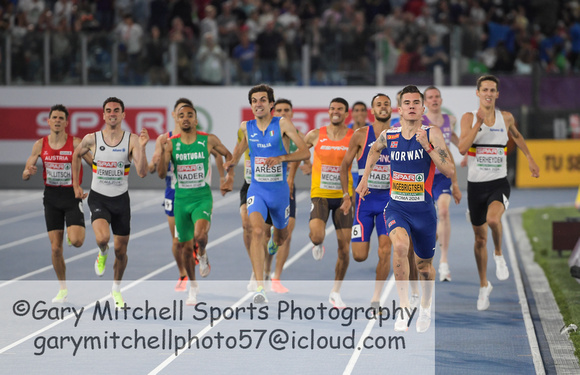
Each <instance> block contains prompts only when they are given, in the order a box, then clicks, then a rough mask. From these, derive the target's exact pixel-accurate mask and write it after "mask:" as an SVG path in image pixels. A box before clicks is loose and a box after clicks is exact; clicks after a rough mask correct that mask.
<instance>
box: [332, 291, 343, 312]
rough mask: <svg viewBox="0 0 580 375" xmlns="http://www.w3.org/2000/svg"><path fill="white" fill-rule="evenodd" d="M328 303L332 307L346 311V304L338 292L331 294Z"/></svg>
mask: <svg viewBox="0 0 580 375" xmlns="http://www.w3.org/2000/svg"><path fill="white" fill-rule="evenodd" d="M328 302H330V303H332V307H334V308H337V309H344V308H345V307H346V304H345V303H344V302H343V301H342V298H340V294H339V293H338V292H330V295H329V296H328Z"/></svg>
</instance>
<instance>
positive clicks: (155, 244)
mask: <svg viewBox="0 0 580 375" xmlns="http://www.w3.org/2000/svg"><path fill="white" fill-rule="evenodd" d="M298 193H299V194H298V197H299V198H298V199H299V201H298V213H297V221H296V229H295V231H294V236H293V241H292V246H291V251H290V257H289V262H288V264H287V266H288V267H287V269H285V271H284V273H283V277H282V279H283V282H284V281H286V280H287V281H286V283H285V285H286V286H287V287H289V289H290V293H289V294H288V295H285V296H280V295H276V294H275V293H269V294H268V296H269V298H270V304H269V306H270V309H271V311H270V312H271V314H274V312H275V311H276V309H277V308H278V307H279V306H280V305H279V303H280V301H291V300H294V299H296V301H300V302H301V303H304V304H306V305H308V306H316V305H317V304H319V303H320V302H323V303H324V305H326V306H328V302H327V301H326V299H327V295H328V294H327V293H328V292H329V291H330V287H331V283H330V281H331V280H333V278H334V266H335V263H336V257H337V255H336V250H335V249H336V237H335V235H334V233H332V232H331V233H330V234H329V235H328V237H327V239H326V240H325V246H326V255H325V257H324V258H323V259H322V260H321V261H319V262H316V261H314V260H313V259H312V256H311V254H310V251H309V246H308V244H309V243H310V241H309V239H308V224H307V223H308V215H309V209H310V200H309V197H308V192H305V191H299V192H298ZM574 196H575V190H574V189H560V190H517V189H514V190H512V198H511V200H510V208H516V207H532V206H547V205H554V204H568V203H569V202H572V200H573V198H574ZM131 202H132V211H133V219H132V237H131V240H130V243H129V251H128V255H129V263H128V267H127V269H126V272H125V276H124V280H125V281H124V282H123V286H124V287H130V288H129V289H128V290H126V291H124V296H125V299H126V300H127V301H129V300H130V299H131V298H132V299H133V301H142V298H143V299H147V298H150V299H154V297H153V296H152V295H154V296H155V298H159V300H158V301H157V303H159V304H161V305H171V303H172V301H173V300H176V301H181V300H184V299H185V296H186V295H185V294H183V293H181V294H180V293H176V292H174V291H173V286H174V283H175V281H176V278H177V270H176V267H175V266H174V265H173V264H172V263H173V258H172V255H171V250H170V238H169V231H168V229H167V224H166V220H165V216H164V212H163V208H162V206H161V203H162V192H160V191H146V190H142V191H132V192H131ZM238 207H239V198H238V194H237V192H234V193H230V194H229V195H228V196H226V197H225V198H223V197H221V196H219V195H217V194H215V193H214V214H213V218H212V228H211V231H210V235H209V237H210V238H209V240H210V244H209V247H208V254H209V259H210V262H211V266H212V271H211V275H210V276H209V278H208V281H207V282H208V284H207V285H206V286H205V287H204V285H203V282H202V283H200V286H201V289H200V294H199V297H198V299H199V300H200V301H202V300H203V301H206V302H207V303H208V304H210V305H215V306H222V307H226V306H232V305H233V304H238V305H239V306H248V304H249V301H250V300H249V295H248V294H247V292H246V290H245V285H246V283H247V280H248V278H249V276H250V273H251V268H250V262H249V260H248V257H247V254H246V250H245V249H244V247H243V242H242V233H241V228H240V227H241V225H240V218H239V211H238ZM465 210H466V201H465V194H464V200H463V201H462V202H461V204H460V205H457V206H456V205H454V204H452V207H451V210H450V211H451V222H452V234H451V244H450V252H449V265H450V268H451V273H452V277H453V281H452V282H449V283H440V282H436V285H435V291H436V305H435V311H436V313H435V320H434V322H433V326H432V330H433V332H431V333H430V334H427V335H425V336H421V337H417V335H416V334H415V332H414V327H411V329H410V330H409V332H407V333H406V334H408V337H407V340H408V341H407V343H408V344H409V345H414V347H413V348H414V350H411V351H407V353H403V354H401V353H402V351H395V350H383V351H380V350H376V349H374V350H362V351H361V352H360V353H358V354H355V353H356V350H354V351H353V350H351V349H350V350H349V349H344V348H342V349H340V350H335V349H332V350H330V349H327V350H321V349H319V350H311V351H291V350H281V351H276V350H273V349H271V348H268V349H266V348H263V349H260V350H259V351H256V350H254V351H251V353H250V352H248V351H247V350H246V351H244V350H227V349H223V348H222V349H221V350H209V351H208V350H206V351H199V350H198V351H195V350H186V351H184V352H183V353H182V354H180V355H179V356H173V357H172V354H171V353H172V351H171V350H135V351H122V350H110V349H109V350H101V351H100V352H98V351H97V352H95V351H93V352H90V351H88V352H87V351H86V352H85V353H84V354H79V355H78V356H75V357H74V358H73V357H72V354H71V352H70V351H65V350H51V351H48V352H47V353H45V354H43V355H42V356H38V355H34V354H33V353H35V352H36V351H37V349H35V347H34V345H33V343H34V340H35V337H38V336H39V335H44V336H47V335H49V336H55V337H60V336H66V335H68V334H71V332H74V333H77V334H80V333H81V332H82V331H81V330H80V329H77V328H74V327H72V325H71V324H72V323H71V322H72V320H70V319H69V320H67V321H58V320H57V321H48V320H47V319H37V320H36V321H29V320H26V319H22V318H18V317H17V316H15V315H14V312H13V311H12V308H13V305H14V301H16V300H18V299H19V298H18V297H21V298H20V299H30V300H35V299H42V298H44V299H45V300H47V301H50V299H51V298H52V297H53V296H54V295H55V294H56V291H57V289H58V284H57V282H56V277H55V275H54V271H53V269H52V265H51V260H50V244H49V241H48V237H47V235H46V232H45V224H44V216H43V210H42V192H40V191H3V192H0V234H1V240H0V280H2V281H0V298H2V300H1V301H0V306H1V307H0V309H2V311H1V312H0V317H2V319H3V322H5V323H3V327H2V329H1V331H2V335H0V336H1V337H0V373H11V374H12V373H15V372H16V371H19V372H20V373H43V374H44V373H59V372H62V371H63V370H64V369H65V367H63V365H62V364H63V363H68V364H69V366H73V367H71V368H68V370H71V371H74V372H75V373H97V372H98V373H102V372H103V371H105V370H110V371H113V372H121V371H122V372H123V373H149V372H154V373H155V371H159V372H160V373H178V372H182V371H188V370H189V371H188V372H191V371H192V369H196V370H199V373H225V372H226V371H227V372H228V373H235V374H241V373H276V374H298V373H300V374H303V373H304V374H306V373H312V374H314V373H316V374H320V373H329V374H330V373H332V374H337V373H354V374H357V373H360V374H363V373H365V374H366V373H369V372H371V371H372V372H375V373H376V372H378V373H395V372H396V373H417V372H418V371H422V372H423V373H437V374H466V373H469V374H490V373H500V374H516V373H517V374H531V373H535V369H534V364H533V358H532V355H531V350H530V343H529V341H528V336H527V333H526V328H525V325H524V320H523V316H522V311H521V307H520V301H519V299H518V294H517V289H516V283H515V280H514V274H513V272H511V274H510V278H509V279H508V280H506V281H503V282H501V281H498V280H497V279H496V277H495V265H494V262H493V261H492V257H491V252H492V249H491V238H490V239H489V241H488V248H489V254H490V257H489V263H488V278H489V280H490V281H491V282H492V283H493V285H494V289H493V292H492V294H491V298H490V301H491V306H490V308H489V309H488V310H487V311H483V312H480V311H477V310H476V300H477V295H478V289H479V279H478V277H477V269H476V265H475V260H474V257H473V232H472V229H471V226H470V224H469V223H468V222H467V221H466V219H465ZM85 213H86V215H85V216H86V218H87V219H88V217H89V215H88V207H87V206H86V203H85ZM86 233H87V236H86V240H85V243H84V245H83V247H81V248H79V249H76V248H69V247H66V245H65V250H64V255H65V259H66V260H67V279H68V280H71V282H70V283H69V301H68V303H67V304H65V305H64V306H69V307H73V306H74V307H77V308H80V307H82V306H89V305H90V304H91V303H94V302H95V301H96V300H99V299H102V301H103V303H104V302H105V301H108V300H110V299H108V298H107V294H108V292H109V291H110V283H111V279H112V269H113V267H112V264H113V257H112V256H111V257H110V258H109V261H108V267H107V270H106V272H105V275H104V276H103V278H99V277H97V276H96V275H95V274H94V271H93V262H94V259H95V257H96V246H95V240H94V235H93V232H92V229H91V227H90V224H89V223H88V222H87V232H86ZM375 247H376V241H373V245H372V249H373V250H372V251H371V255H370V256H369V258H368V259H367V260H366V261H365V262H363V263H357V262H355V261H354V260H352V259H351V262H350V266H349V269H348V272H347V276H346V281H348V282H347V283H345V286H344V287H343V293H342V296H343V299H344V300H345V302H346V303H347V305H349V306H363V307H367V306H368V301H369V300H370V296H371V294H372V280H374V272H375V267H376V264H377V259H378V258H377V255H376V249H375ZM505 250H506V247H505V245H504V252H505ZM438 258H439V255H438V254H436V255H435V261H434V264H435V266H437V264H438ZM506 261H507V262H508V267H509V268H510V271H512V269H513V267H512V264H511V263H510V260H509V257H508V256H506ZM144 279H146V280H148V281H147V282H140V280H144ZM18 280H22V281H18ZM24 280H26V281H27V282H28V281H43V282H40V283H39V282H36V283H29V284H26V283H25V282H24ZM359 280H360V281H361V283H362V284H360V283H359V284H357V283H355V282H354V281H359ZM15 281H18V282H15ZM96 281H98V282H96ZM212 281H213V283H212ZM350 281H353V282H352V283H350ZM150 282H153V283H152V284H147V283H150ZM204 282H205V280H204ZM27 286H28V287H29V288H32V290H29V291H26V289H24V290H25V291H24V292H20V290H22V289H21V288H26V287H27ZM309 286H310V287H309ZM391 287H392V286H391ZM75 288H76V289H75ZM11 291H18V292H17V293H16V294H17V295H14V294H15V293H12V292H11ZM389 298H390V299H391V300H393V299H395V298H394V297H393V293H391V294H390V295H389V296H387V297H386V299H387V302H388V301H389ZM51 306H52V305H51V304H50V303H49V304H48V305H47V308H48V307H51ZM91 309H93V310H94V306H92V307H87V310H91ZM91 311H92V310H91ZM190 312H191V311H190ZM270 320H271V319H270ZM55 322H56V324H55V325H54V326H49V325H50V324H54V323H55ZM132 323H134V324H137V325H138V327H139V329H140V330H142V331H143V332H146V333H147V334H148V335H153V336H155V335H157V336H160V332H161V330H162V329H163V328H166V329H169V328H173V329H174V332H178V331H179V332H187V329H192V330H194V331H195V333H198V332H201V331H203V330H204V329H208V331H207V332H205V334H206V335H208V336H211V335H213V334H214V333H215V332H217V330H218V328H219V331H220V332H223V333H224V334H227V335H238V336H239V331H240V327H245V328H250V329H254V328H256V327H258V328H259V327H262V325H260V324H261V322H258V321H257V320H255V319H254V320H251V319H248V318H247V317H242V318H240V319H239V320H229V321H223V322H221V323H219V325H218V326H215V327H209V328H208V324H207V323H208V322H207V321H205V320H202V321H200V322H193V323H191V324H189V322H188V323H185V322H183V321H182V322H178V323H175V324H171V323H168V322H162V321H160V320H156V321H154V322H149V323H150V324H146V323H143V322H139V321H135V320H133V322H132ZM262 323H263V324H266V326H265V329H268V330H272V329H275V328H283V329H285V330H286V331H287V332H292V331H296V332H297V333H296V335H299V334H301V333H303V332H302V331H304V332H306V333H308V332H309V330H310V329H316V332H317V333H318V334H320V335H326V336H327V337H330V336H332V335H333V334H335V335H338V334H345V335H346V333H349V332H351V330H352V329H354V330H355V331H356V336H357V338H358V337H360V336H361V335H362V334H363V331H364V329H365V328H366V327H367V326H368V324H369V320H368V319H358V320H355V321H354V322H353V324H352V328H349V330H346V331H344V330H343V328H341V327H339V325H336V324H335V322H334V323H331V322H328V321H320V319H314V320H310V321H308V320H305V319H302V320H301V321H299V322H287V321H283V322H280V321H278V322H276V323H275V324H274V322H272V321H270V322H265V323H264V322H262ZM111 324H112V326H107V327H104V326H96V327H95V326H91V327H85V329H86V330H87V332H93V334H102V333H103V331H104V330H109V331H111V330H113V329H114V328H115V327H117V328H119V329H122V324H121V323H119V322H114V323H111ZM267 324H270V325H269V326H268V325H267ZM333 324H334V325H333ZM184 330H185V331H184ZM40 331H42V333H39V332H40ZM411 331H413V332H412V333H411ZM344 332H346V333H344ZM433 333H434V334H433ZM29 334H30V335H31V336H30V337H28V338H27V335H29ZM373 334H374V335H382V336H385V337H389V336H390V335H393V334H394V331H393V330H392V322H388V330H387V327H382V328H381V327H378V324H375V325H374V326H373V327H372V330H371V335H373ZM421 340H422V341H423V342H421ZM430 340H433V342H429V341H430ZM432 350H434V355H433V353H432V352H431V353H429V351H432ZM89 352H90V353H89ZM87 353H89V354H87ZM101 354H103V355H105V356H104V358H106V360H102V361H100V363H101V364H102V365H101V364H99V365H98V366H99V368H98V369H97V367H96V363H95V362H92V361H91V357H92V358H93V359H94V357H95V356H97V357H98V356H99V355H101ZM256 354H257V355H256ZM168 358H171V359H168ZM353 358H354V359H353ZM430 361H431V362H434V366H431V365H430ZM127 363H131V365H130V366H127V365H126V364H127ZM123 366H125V367H123ZM156 369H157V370H156Z"/></svg>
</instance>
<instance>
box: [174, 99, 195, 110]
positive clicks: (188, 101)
mask: <svg viewBox="0 0 580 375" xmlns="http://www.w3.org/2000/svg"><path fill="white" fill-rule="evenodd" d="M180 104H189V105H190V106H191V107H193V102H192V101H191V100H189V99H187V98H179V99H177V101H176V102H175V105H174V106H173V110H174V111H175V109H176V108H177V107H178V106H179V105H180Z"/></svg>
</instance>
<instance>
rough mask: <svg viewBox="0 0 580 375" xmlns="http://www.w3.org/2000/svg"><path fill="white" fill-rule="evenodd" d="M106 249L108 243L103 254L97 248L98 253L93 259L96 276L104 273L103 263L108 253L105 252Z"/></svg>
mask: <svg viewBox="0 0 580 375" xmlns="http://www.w3.org/2000/svg"><path fill="white" fill-rule="evenodd" d="M107 250H109V245H107V248H106V249H105V254H103V252H102V251H101V250H99V255H97V260H96V261H95V273H96V274H97V276H103V274H104V273H105V263H106V262H107V257H108V256H109V254H107Z"/></svg>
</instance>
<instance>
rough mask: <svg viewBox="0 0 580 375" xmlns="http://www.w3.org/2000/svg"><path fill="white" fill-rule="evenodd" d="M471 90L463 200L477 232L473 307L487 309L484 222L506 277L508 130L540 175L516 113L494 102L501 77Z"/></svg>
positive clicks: (462, 147) (463, 146) (462, 143)
mask: <svg viewBox="0 0 580 375" xmlns="http://www.w3.org/2000/svg"><path fill="white" fill-rule="evenodd" d="M475 94H476V95H477V96H478V97H479V109H478V110H477V111H473V112H467V113H465V114H464V115H463V116H462V117H461V137H460V138H459V152H461V154H463V155H465V153H467V154H468V160H467V206H468V208H469V216H470V220H471V225H472V227H473V233H474V235H475V245H474V253H475V262H476V263H477V271H478V272H479V286H480V288H479V297H478V299H477V309H478V310H487V309H488V308H489V295H490V294H491V291H492V290H493V286H492V285H491V283H490V282H489V281H488V280H487V227H488V225H489V228H490V229H491V236H492V239H493V245H494V248H495V254H494V257H493V259H494V260H495V266H496V270H495V275H496V277H497V278H498V280H507V278H508V277H509V270H508V267H507V264H506V262H505V259H504V257H503V254H502V250H501V241H502V225H501V217H502V215H503V213H504V212H505V210H506V209H507V208H508V204H509V201H508V199H509V196H510V185H509V182H508V180H507V157H506V151H507V147H506V146H507V142H508V132H509V133H510V134H511V136H512V138H513V139H514V142H515V143H516V145H517V146H518V147H519V148H520V150H522V152H523V153H524V155H525V156H526V158H527V159H528V167H529V168H530V172H531V173H532V177H539V176H540V168H539V167H538V165H537V164H536V162H535V161H534V158H533V157H532V155H531V154H530V151H529V150H528V146H527V145H526V141H525V140H524V137H523V136H522V135H521V134H520V132H519V131H518V129H517V128H516V124H515V120H514V116H513V115H512V114H511V113H510V112H507V111H500V110H499V109H497V108H496V107H495V102H496V100H497V98H498V97H499V79H497V77H495V76H493V75H485V76H481V77H479V79H478V80H477V89H476V91H475Z"/></svg>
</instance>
